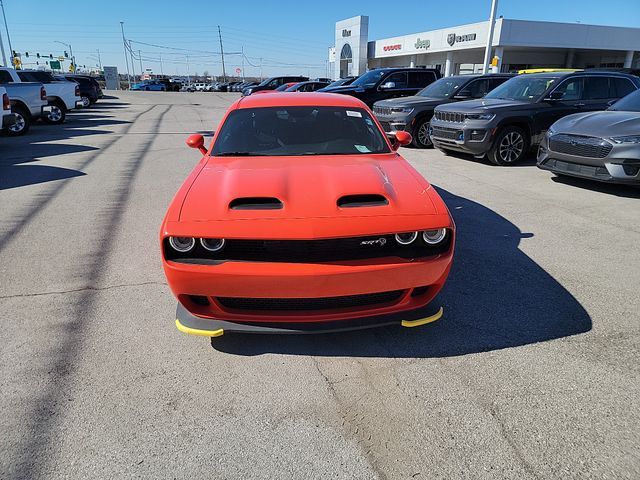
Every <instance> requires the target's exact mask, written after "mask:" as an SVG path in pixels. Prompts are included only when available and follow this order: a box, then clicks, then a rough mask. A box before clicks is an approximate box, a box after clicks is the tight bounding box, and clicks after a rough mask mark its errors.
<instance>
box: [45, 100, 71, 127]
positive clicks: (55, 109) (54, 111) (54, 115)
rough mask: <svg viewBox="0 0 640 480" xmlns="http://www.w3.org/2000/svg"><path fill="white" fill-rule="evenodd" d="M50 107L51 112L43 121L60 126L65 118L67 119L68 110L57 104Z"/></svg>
mask: <svg viewBox="0 0 640 480" xmlns="http://www.w3.org/2000/svg"><path fill="white" fill-rule="evenodd" d="M49 106H50V107H51V111H50V112H48V113H47V114H46V115H45V116H44V117H42V120H43V121H44V122H45V123H48V124H49V125H60V124H61V123H64V120H65V118H67V109H66V108H65V107H64V105H62V104H61V103H59V102H56V103H52V104H51V105H49Z"/></svg>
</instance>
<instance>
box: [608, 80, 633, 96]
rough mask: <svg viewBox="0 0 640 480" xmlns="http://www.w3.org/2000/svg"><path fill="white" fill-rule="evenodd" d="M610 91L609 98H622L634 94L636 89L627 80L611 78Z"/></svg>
mask: <svg viewBox="0 0 640 480" xmlns="http://www.w3.org/2000/svg"><path fill="white" fill-rule="evenodd" d="M611 90H612V92H611V97H610V98H622V97H625V96H627V95H629V94H630V93H631V92H634V91H635V90H636V87H635V85H633V83H631V81H630V80H629V79H628V78H620V77H612V78H611Z"/></svg>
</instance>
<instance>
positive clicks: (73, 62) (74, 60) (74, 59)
mask: <svg viewBox="0 0 640 480" xmlns="http://www.w3.org/2000/svg"><path fill="white" fill-rule="evenodd" d="M54 43H59V44H60V45H64V46H65V47H68V48H69V56H70V57H71V62H72V65H73V72H71V73H75V72H76V57H74V56H73V49H72V48H71V44H69V43H64V42H61V41H59V40H54Z"/></svg>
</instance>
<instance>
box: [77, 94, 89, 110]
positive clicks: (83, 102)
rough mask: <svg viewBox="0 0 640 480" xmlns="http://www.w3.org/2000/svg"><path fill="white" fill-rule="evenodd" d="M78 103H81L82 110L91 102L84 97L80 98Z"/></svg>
mask: <svg viewBox="0 0 640 480" xmlns="http://www.w3.org/2000/svg"><path fill="white" fill-rule="evenodd" d="M80 101H81V102H82V108H88V107H89V105H91V100H89V97H87V96H85V95H83V96H82V97H80Z"/></svg>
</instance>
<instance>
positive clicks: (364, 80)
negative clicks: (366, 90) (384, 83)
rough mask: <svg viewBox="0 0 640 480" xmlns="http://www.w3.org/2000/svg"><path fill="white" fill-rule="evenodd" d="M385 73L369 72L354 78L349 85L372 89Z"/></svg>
mask: <svg viewBox="0 0 640 480" xmlns="http://www.w3.org/2000/svg"><path fill="white" fill-rule="evenodd" d="M385 73H387V72H386V71H385V70H371V71H369V72H367V73H365V74H364V75H362V76H361V77H358V78H356V79H355V80H354V81H353V83H352V84H351V85H355V86H356V87H373V86H375V84H376V83H378V81H379V80H380V79H381V78H382V77H383V76H384V74H385Z"/></svg>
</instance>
